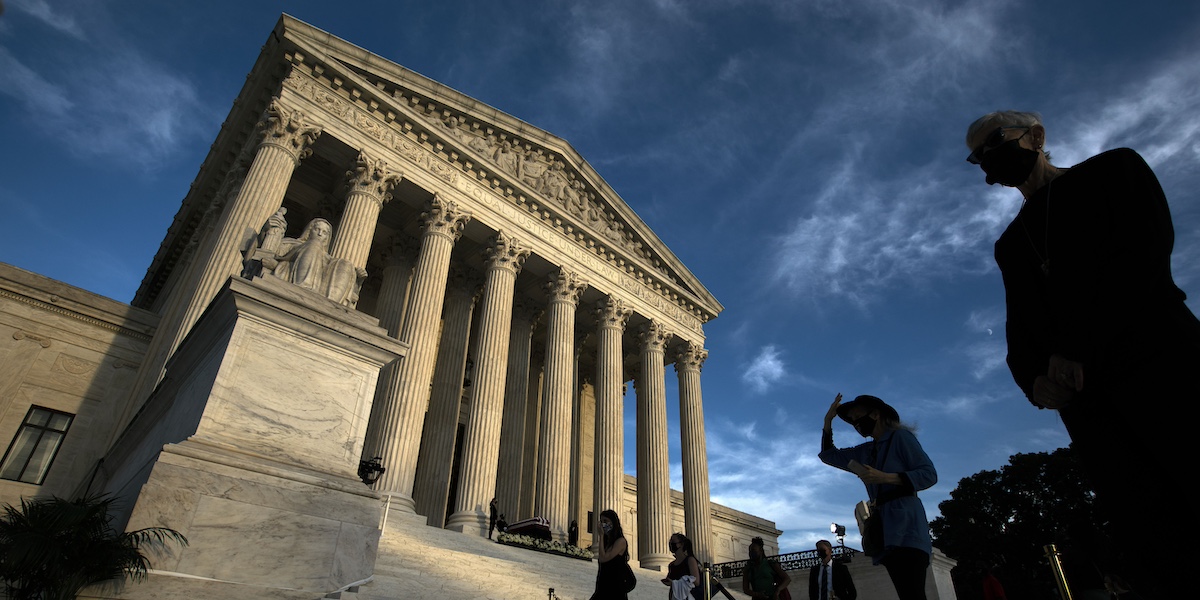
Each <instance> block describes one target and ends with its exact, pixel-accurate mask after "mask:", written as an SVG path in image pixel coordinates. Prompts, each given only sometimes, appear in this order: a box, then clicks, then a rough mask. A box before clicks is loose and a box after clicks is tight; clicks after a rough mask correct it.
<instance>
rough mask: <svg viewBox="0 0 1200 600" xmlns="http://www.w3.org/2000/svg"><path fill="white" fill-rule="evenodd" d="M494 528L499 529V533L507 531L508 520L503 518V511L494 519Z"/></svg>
mask: <svg viewBox="0 0 1200 600" xmlns="http://www.w3.org/2000/svg"><path fill="white" fill-rule="evenodd" d="M496 529H499V530H500V533H504V532H505V531H508V520H507V519H505V518H504V513H500V517H499V518H497V519H496Z"/></svg>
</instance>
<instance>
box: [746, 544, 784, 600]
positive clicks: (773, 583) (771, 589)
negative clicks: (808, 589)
mask: <svg viewBox="0 0 1200 600" xmlns="http://www.w3.org/2000/svg"><path fill="white" fill-rule="evenodd" d="M791 582H792V578H791V577H789V576H788V574H787V571H784V570H783V569H782V568H780V567H779V563H777V562H774V561H769V560H767V553H766V551H765V550H764V549H763V539H762V538H760V537H756V538H754V539H753V540H750V560H747V561H746V566H745V567H743V568H742V593H744V594H747V595H749V596H750V597H751V598H754V599H755V600H792V593H791V592H789V591H788V589H787V587H788V584H790V583H791Z"/></svg>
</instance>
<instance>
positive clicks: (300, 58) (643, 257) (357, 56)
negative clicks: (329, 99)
mask: <svg viewBox="0 0 1200 600" xmlns="http://www.w3.org/2000/svg"><path fill="white" fill-rule="evenodd" d="M276 33H277V34H278V35H279V38H280V39H282V40H285V41H286V43H287V44H288V45H291V46H294V52H291V53H290V54H288V60H289V61H290V62H292V63H293V64H294V65H297V66H298V67H303V69H302V70H303V71H304V72H306V73H310V74H311V75H312V78H313V80H314V81H315V82H317V84H318V85H322V86H324V87H325V89H323V90H321V93H326V94H331V95H336V96H337V97H345V98H349V99H352V100H353V101H355V102H357V103H359V104H365V105H366V106H368V107H370V108H371V109H372V110H375V111H377V112H380V113H383V114H384V119H383V120H384V121H385V122H387V123H389V124H391V125H394V126H395V127H397V128H398V129H399V130H401V131H403V132H404V133H406V134H408V135H411V136H413V137H414V138H415V139H416V140H419V141H420V142H421V143H422V144H423V145H426V146H427V147H430V148H433V149H435V150H436V151H437V153H438V154H439V155H441V156H443V157H446V158H447V159H448V160H449V161H450V162H451V163H457V165H458V166H459V167H460V168H461V169H463V170H464V171H466V172H468V173H471V174H472V175H473V176H474V177H477V178H480V179H483V180H487V181H489V182H490V184H491V187H492V188H493V189H496V190H502V192H501V193H502V195H504V196H505V197H507V198H509V199H510V200H512V201H514V202H516V203H519V204H523V205H525V206H526V208H532V209H533V210H534V212H537V213H540V214H542V215H543V216H545V217H546V218H548V219H550V220H553V221H555V222H556V223H558V224H559V227H560V228H561V230H562V231H563V232H564V234H566V235H568V236H569V237H570V238H572V239H574V240H575V241H576V242H577V243H579V244H580V245H581V246H583V247H585V248H587V249H588V250H590V251H592V252H594V253H596V254H598V255H599V256H602V257H604V258H605V259H607V260H608V261H610V262H611V263H613V264H614V265H616V266H617V267H618V268H620V269H622V270H624V271H626V272H627V273H629V274H630V275H631V276H633V277H636V278H637V279H640V280H642V281H643V283H645V284H646V285H647V286H649V287H650V288H652V289H655V290H656V291H658V292H659V293H660V294H662V295H663V296H664V297H666V298H667V299H669V300H671V301H672V302H673V303H675V304H677V305H679V306H680V307H681V308H684V309H685V310H687V311H689V312H691V313H693V314H694V315H696V317H697V318H699V319H700V320H701V322H704V321H708V320H709V319H711V318H713V317H715V316H716V315H717V314H718V313H719V312H720V311H721V310H722V309H723V307H722V306H721V304H720V303H719V302H718V301H717V300H716V298H714V297H713V296H712V294H711V293H709V292H708V290H707V289H705V288H704V286H703V285H702V284H701V283H700V281H699V280H698V279H697V278H696V277H695V275H693V274H692V273H691V272H690V271H689V270H688V269H687V267H686V266H684V265H683V263H682V262H681V261H680V260H679V259H678V258H677V257H676V256H675V255H674V254H673V253H672V252H671V251H670V249H669V248H667V246H666V244H664V243H663V242H662V240H660V239H659V238H658V236H657V235H655V233H654V232H653V231H652V230H651V229H650V227H648V226H647V225H646V224H645V222H643V221H642V219H641V218H640V217H638V216H637V214H636V213H635V212H634V211H633V210H632V209H631V208H630V207H629V205H628V204H627V203H626V202H625V201H624V200H623V199H622V198H621V197H620V196H619V195H617V193H616V192H615V191H613V190H612V188H611V187H610V186H609V185H608V184H607V183H606V182H605V181H604V180H603V178H601V177H600V175H599V174H598V173H597V172H596V171H595V169H593V168H592V167H591V165H589V164H588V163H587V162H586V161H585V160H584V159H583V158H582V156H580V155H579V153H578V152H576V151H575V150H574V149H573V148H572V147H571V145H570V144H569V143H567V142H566V141H565V140H563V139H561V138H558V137H556V136H554V135H553V134H550V133H549V132H546V131H544V130H542V129H539V128H537V127H534V126H533V125H530V124H528V123H525V122H524V121H521V120H519V119H517V118H515V117H513V116H511V115H508V114H505V113H503V112H501V111H499V110H497V109H495V108H493V107H491V106H488V105H486V104H484V103H482V102H480V101H478V100H475V99H473V98H470V97H469V96H466V95H465V94H462V93H460V92H457V91H455V90H452V89H450V88H448V87H446V86H444V85H442V84H440V83H438V82H436V81H433V80H431V79H428V78H426V77H424V76H422V75H419V74H417V73H415V72H413V71H411V70H409V69H406V68H404V67H402V66H400V65H398V64H396V63H394V62H391V61H388V60H386V59H384V58H381V57H379V56H377V55H375V54H371V53H370V52H367V51H366V50H363V49H362V48H359V47H357V46H354V45H353V44H350V43H348V42H346V41H345V40H341V39H339V38H337V37H334V36H332V35H330V34H329V33H326V32H324V31H321V30H319V29H317V28H315V27H312V26H311V25H308V24H306V23H303V22H301V21H298V20H296V19H294V18H292V17H290V16H288V15H284V16H283V17H282V18H281V20H280V24H279V25H278V26H277V27H276Z"/></svg>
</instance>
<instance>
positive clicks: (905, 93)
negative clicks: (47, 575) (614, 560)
mask: <svg viewBox="0 0 1200 600" xmlns="http://www.w3.org/2000/svg"><path fill="white" fill-rule="evenodd" d="M4 5H5V8H6V10H5V11H4V13H3V15H0V142H2V143H0V223H3V225H4V228H3V229H4V234H3V235H2V236H0V261H4V262H8V263H11V264H14V265H16V266H19V267H22V268H25V269H28V270H31V271H35V272H38V273H42V274H44V275H47V276H50V277H53V278H56V279H60V280H62V281H65V282H67V283H70V284H73V285H76V286H79V287H82V288H85V289H88V290H91V291H94V292H97V293H100V294H103V295H106V296H110V297H112V298H116V299H118V300H123V301H128V300H130V299H131V298H132V296H133V293H134V291H135V290H136V289H137V286H138V284H139V282H140V280H141V278H142V276H143V274H144V273H145V269H146V267H147V266H149V264H150V260H151V258H152V257H153V255H154V252H155V251H156V250H157V247H158V244H159V242H160V241H161V239H162V237H163V235H164V234H165V232H166V229H167V226H168V224H169V223H170V220H171V217H172V216H173V215H174V213H175V211H176V210H177V208H178V206H179V203H180V201H181V200H182V199H183V197H184V195H185V194H186V192H187V189H188V186H189V185H190V183H191V182H192V180H193V178H194V177H195V175H196V173H197V171H198V169H199V166H200V163H201V162H202V161H203V159H204V156H205V155H206V153H207V151H208V146H209V144H210V143H211V142H212V141H213V139H215V137H216V133H217V131H218V129H219V127H220V124H221V122H222V120H223V119H224V117H225V115H226V113H227V112H228V110H229V107H230V105H231V103H232V101H233V99H234V97H235V96H236V95H237V93H238V90H239V89H240V87H241V85H242V82H243V78H244V76H245V74H246V73H247V72H249V70H250V68H251V67H252V65H253V63H254V60H255V58H256V57H257V55H258V51H259V48H260V46H261V45H262V44H263V43H264V42H265V41H266V39H267V36H268V35H269V33H270V31H271V29H272V27H273V26H274V25H275V23H276V21H277V19H278V17H279V14H280V13H281V12H288V13H290V14H292V15H294V16H296V17H297V18H299V19H301V20H304V21H306V22H308V23H311V24H312V25H314V26H316V27H319V28H321V29H324V30H326V31H329V32H330V33H332V34H334V35H337V36H339V37H342V38H344V39H347V40H349V41H351V42H353V43H355V44H357V45H359V46H361V47H363V48H366V49H368V50H370V51H372V52H374V53H376V54H379V55H381V56H383V57H385V58H388V59H390V60H393V61H395V62H397V63H399V64H401V65H404V66H406V67H408V68H410V69H412V70H414V71H417V72H419V73H421V74H423V75H426V76H428V77H430V78H432V79H435V80H437V81H440V82H442V83H445V84H447V85H449V86H451V87H453V88H455V89H457V90H459V91H461V92H463V93H466V94H468V95H470V96H473V97H475V98H477V99H479V100H481V101H483V102H486V103H488V104H490V105H492V106H495V107H497V108H499V109H500V110H502V111H504V112H507V113H509V114H512V115H514V116H516V117H518V118H520V119H522V120H524V121H527V122H529V123H531V124H534V125H536V126H538V127H541V128H543V129H546V130H548V131H550V132H552V133H554V134H556V135H558V136H560V137H562V138H564V139H566V140H567V141H568V142H570V143H571V144H572V145H573V146H574V147H575V148H576V149H577V150H578V151H579V152H580V153H581V154H582V155H583V156H584V157H585V158H586V159H587V160H588V161H589V162H590V163H591V164H592V165H593V166H594V167H595V169H596V170H597V171H598V172H599V173H600V174H601V176H603V177H604V178H605V179H606V181H607V182H608V183H609V184H610V185H611V186H612V187H613V188H614V189H615V190H616V191H617V192H618V193H619V194H621V196H622V197H623V198H624V199H625V201H626V202H627V203H628V204H629V205H630V206H631V207H632V208H633V209H634V210H635V211H636V212H637V213H638V214H639V215H640V216H641V217H642V218H643V219H644V220H645V221H646V223H647V224H649V225H650V227H652V228H653V229H654V230H655V231H656V232H657V233H658V235H659V236H660V237H661V238H662V239H663V240H664V241H665V242H666V243H667V244H668V246H670V247H671V249H672V250H673V251H674V252H675V254H676V255H677V256H679V257H680V259H681V260H683V262H684V263H685V264H686V265H687V266H688V267H689V268H690V269H691V270H692V271H693V272H694V273H695V274H696V275H697V276H698V277H699V278H700V280H701V281H703V282H704V283H705V285H706V286H707V287H708V288H709V290H710V291H712V292H713V294H714V295H715V296H716V297H717V298H718V299H719V300H720V301H721V302H722V303H723V304H724V305H725V308H726V310H725V312H724V313H723V314H722V315H721V316H720V317H719V318H718V319H716V320H715V321H713V322H711V323H709V324H708V326H707V327H706V331H707V335H708V340H707V347H708V349H709V352H710V356H709V359H708V362H707V363H706V365H705V367H704V372H703V385H704V399H705V410H706V415H705V416H706V423H707V433H708V451H709V466H710V482H711V487H712V496H713V499H714V500H715V501H717V502H720V503H723V504H726V505H728V506H731V507H734V508H737V509H740V510H745V511H748V512H751V513H754V514H757V515H761V516H764V517H766V518H769V519H772V520H774V521H775V522H776V523H777V525H778V526H779V527H780V528H781V529H784V530H785V531H786V534H785V536H784V537H783V538H782V539H781V545H782V546H783V548H784V550H800V549H808V548H810V547H811V544H812V542H813V541H815V540H816V539H818V538H820V537H828V527H829V523H830V522H834V521H836V522H840V523H844V524H850V525H852V521H853V518H852V516H851V509H852V506H853V504H854V503H855V502H856V501H857V500H859V499H861V498H862V497H864V495H865V492H864V491H863V488H862V486H861V485H860V484H859V483H858V481H857V479H855V478H854V477H853V476H851V475H849V474H846V473H842V472H839V471H835V470H833V469H830V468H827V467H825V466H823V465H822V464H821V463H820V462H819V461H818V460H817V458H816V454H817V450H818V446H819V435H820V434H819V429H820V424H821V418H822V416H823V415H824V413H825V411H826V409H827V408H828V405H829V402H830V401H831V400H832V398H833V396H834V394H836V393H837V392H842V393H844V394H845V395H846V396H848V397H853V396H855V395H858V394H864V393H869V394H874V395H878V396H880V397H882V398H884V399H885V400H887V401H888V402H890V403H891V404H893V405H894V406H895V407H896V408H897V409H898V410H899V411H900V414H901V415H902V417H904V418H905V419H906V420H908V421H911V422H912V423H913V424H915V425H916V426H917V427H918V435H919V437H920V439H921V440H922V442H923V444H924V445H925V448H926V450H927V451H928V452H929V454H930V456H931V457H932V458H933V461H934V463H935V464H936V465H937V467H938V471H939V474H940V482H939V483H938V485H936V486H935V487H934V488H932V489H930V490H928V491H927V492H925V493H923V494H922V497H923V498H924V500H925V504H926V508H927V509H928V512H929V513H930V516H931V517H932V516H935V515H936V514H937V503H938V502H940V501H942V500H944V499H946V498H947V497H948V494H949V492H950V491H951V490H952V489H953V488H954V486H955V485H956V484H957V482H958V480H959V479H961V478H962V477H966V476H968V475H971V474H973V473H976V472H978V471H980V470H982V469H995V468H998V467H1000V466H1001V465H1003V464H1004V463H1005V462H1006V460H1007V458H1008V456H1009V455H1011V454H1013V453H1015V452H1036V451H1049V450H1053V449H1055V448H1058V447H1060V446H1064V445H1066V443H1067V441H1068V439H1067V436H1066V433H1065V430H1064V429H1063V427H1062V425H1061V424H1060V422H1059V421H1058V419H1057V416H1056V415H1055V414H1054V413H1052V412H1049V411H1037V410H1035V409H1033V408H1032V407H1031V406H1030V405H1029V404H1028V402H1027V401H1026V400H1025V399H1024V398H1023V397H1022V396H1021V394H1020V392H1019V391H1018V390H1017V388H1016V387H1015V385H1014V384H1013V383H1012V381H1011V379H1010V377H1009V375H1008V372H1007V369H1006V367H1005V366H1004V353H1005V344H1004V337H1003V329H1004V305H1003V289H1002V286H1001V282H1000V276H999V274H998V272H997V271H996V268H995V266H994V264H993V262H992V258H991V253H992V243H993V241H994V240H995V238H996V237H997V236H998V235H999V233H1000V231H1001V230H1002V229H1003V227H1004V226H1005V225H1006V224H1007V223H1008V221H1009V220H1010V219H1011V218H1012V216H1013V215H1015V213H1016V211H1017V209H1018V207H1019V205H1020V195H1019V194H1018V193H1017V192H1016V191H1013V190H1010V189H1001V188H999V187H998V186H997V187H991V188H989V187H988V186H986V185H985V184H984V182H983V176H982V173H981V172H980V171H979V170H978V168H977V167H974V166H972V165H969V164H968V163H966V162H965V161H964V160H963V159H964V157H965V156H966V154H967V149H966V148H965V146H964V144H963V141H962V140H963V134H964V131H965V128H966V126H967V124H969V123H970V122H971V121H972V120H973V119H974V118H975V117H977V116H978V115H980V114H982V113H984V112H988V111H991V110H996V109H1005V108H1016V109H1021V110H1036V111H1039V112H1041V113H1042V115H1043V117H1044V119H1045V122H1046V126H1047V130H1048V142H1047V148H1048V149H1049V150H1051V151H1052V153H1053V155H1054V157H1055V162H1056V163H1057V164H1059V165H1062V166H1067V165H1070V164H1074V163H1076V162H1078V161H1080V160H1082V159H1084V158H1086V157H1088V156H1090V155H1092V154H1095V153H1097V152H1099V151H1101V150H1104V149H1108V148H1114V147H1121V146H1128V147H1132V148H1134V149H1136V150H1137V151H1139V152H1140V153H1141V154H1142V155H1143V156H1144V157H1145V158H1146V160H1147V161H1148V162H1149V163H1150V165H1151V166H1152V167H1153V168H1154V169H1155V171H1156V172H1157V173H1158V176H1159V178H1160V180H1161V182H1162V184H1163V187H1164V189H1165V190H1166V193H1167V197H1168V198H1169V200H1170V203H1171V208H1172V211H1173V213H1174V218H1175V230H1176V249H1175V255H1174V261H1173V264H1174V269H1175V276H1176V280H1177V282H1178V283H1179V284H1180V286H1181V287H1182V288H1183V289H1184V290H1185V291H1187V292H1190V293H1192V294H1193V295H1194V296H1195V297H1200V296H1196V295H1200V166H1198V160H1197V159H1200V3H1194V2H1148V3H1132V2H1117V1H1096V2H1067V1H1062V2H1034V1H1024V0H1022V1H1006V0H998V1H990V2H971V1H949V0H947V1H941V0H894V1H885V0H809V1H803V2H793V1H783V0H778V1H770V0H759V1H756V0H740V1H739V0H725V1H719V0H692V1H686V2H685V1H682V0H679V1H672V0H658V1H654V2H650V1H647V2H626V1H609V2H594V3H587V2H538V1H533V0H530V1H528V2H504V1H491V2H475V3H455V2H443V3H436V2H413V3H402V2H394V3H378V4H372V3H365V2H360V3H332V2H299V1H296V2H277V1H265V0H256V1H246V0H242V1H239V2H220V1H211V2H187V3H176V2H170V3H167V2H162V3H158V2H137V1H121V0H109V1H96V0H79V1H63V2H48V1H45V0H5V1H4ZM1195 297H1194V298H1193V299H1192V300H1191V301H1190V302H1189V304H1190V305H1191V306H1192V308H1193V310H1196V309H1197V308H1200V303H1198V302H1197V300H1196V299H1195ZM674 383H675V382H674V374H673V370H668V398H669V399H672V401H671V402H670V404H669V409H668V414H669V415H670V421H671V440H672V442H671V464H672V483H673V487H676V488H677V489H678V488H679V486H680V483H681V472H680V468H679V443H678V439H679V435H678V419H677V413H678V407H677V405H676V404H675V403H674V401H673V399H674V398H676V397H677V396H676V393H675V387H676V386H675V385H674ZM626 412H627V418H628V419H631V418H632V414H633V411H632V405H631V404H630V405H627V410H626ZM630 425H631V423H630ZM835 439H836V441H837V442H839V444H841V445H849V444H851V443H855V442H857V441H859V440H860V438H858V436H857V434H855V433H854V432H853V431H852V430H851V429H850V428H849V427H848V426H845V425H842V424H839V425H837V426H836V429H835ZM627 440H628V443H629V446H630V450H632V444H633V441H632V440H633V436H632V431H630V432H629V433H628V434H627ZM632 456H633V455H632V452H630V453H629V458H627V469H629V470H632V469H633V465H634V461H633V458H632ZM851 529H852V530H853V527H851ZM856 541H857V537H856V536H851V537H849V538H848V539H847V542H848V543H855V542H856Z"/></svg>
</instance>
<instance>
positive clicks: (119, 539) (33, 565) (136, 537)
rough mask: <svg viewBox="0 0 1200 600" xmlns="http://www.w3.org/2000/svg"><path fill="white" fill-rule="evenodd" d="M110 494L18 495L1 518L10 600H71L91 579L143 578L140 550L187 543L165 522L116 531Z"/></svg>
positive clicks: (1, 572) (1, 562) (0, 572)
mask: <svg viewBox="0 0 1200 600" xmlns="http://www.w3.org/2000/svg"><path fill="white" fill-rule="evenodd" d="M113 501H114V499H113V498H109V497H103V496H95V497H90V498H81V499H79V500H74V501H69V500H64V499H62V498H57V497H51V498H38V499H32V500H30V499H22V500H21V506H20V508H16V507H13V506H11V505H6V506H5V507H4V516H3V518H2V519H0V578H2V579H4V583H5V586H6V588H7V589H8V593H9V596H10V597H11V598H13V599H14V600H19V599H24V598H28V599H35V598H36V599H41V600H59V599H62V600H69V599H72V598H75V596H76V595H77V594H78V592H79V590H81V589H83V588H84V587H86V586H88V585H91V584H93V583H101V582H106V581H124V579H125V578H126V577H131V578H133V579H134V580H135V581H138V580H141V579H143V578H145V576H146V572H147V571H148V570H149V568H150V562H149V560H148V559H147V558H146V556H145V555H144V554H143V553H142V550H143V549H149V548H164V547H165V546H166V545H167V543H168V542H177V543H179V544H182V545H187V543H188V542H187V538H186V537H184V536H183V534H181V533H179V532H178V531H175V530H173V529H169V528H166V527H150V528H146V529H139V530H136V531H128V532H124V533H117V532H116V531H115V530H114V529H113V527H112V516H111V515H110V514H109V508H111V506H112V503H113Z"/></svg>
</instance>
